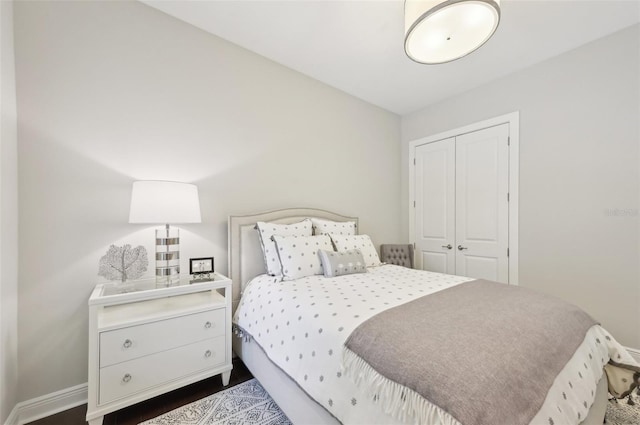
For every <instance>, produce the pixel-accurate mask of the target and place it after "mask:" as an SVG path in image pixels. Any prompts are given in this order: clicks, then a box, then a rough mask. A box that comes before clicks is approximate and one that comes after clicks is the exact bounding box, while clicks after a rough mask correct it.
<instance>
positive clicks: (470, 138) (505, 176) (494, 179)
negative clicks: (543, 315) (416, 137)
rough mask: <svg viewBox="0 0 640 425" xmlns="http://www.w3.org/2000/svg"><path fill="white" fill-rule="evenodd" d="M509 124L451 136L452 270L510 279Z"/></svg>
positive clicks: (496, 278) (483, 277) (464, 274)
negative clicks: (453, 180)
mask: <svg viewBox="0 0 640 425" xmlns="http://www.w3.org/2000/svg"><path fill="white" fill-rule="evenodd" d="M508 138H509V125H508V124H502V125H499V126H496V127H490V128H487V129H484V130H479V131H474V132H473V133H468V134H464V135H461V136H458V137H456V160H455V163H456V188H455V193H456V195H455V198H456V213H455V216H456V231H455V233H456V237H455V253H456V260H455V264H456V272H455V274H457V275H462V276H469V277H474V278H479V279H488V280H494V281H498V282H504V283H508V282H509V258H508V256H507V248H508V246H509V203H508V192H509V145H508Z"/></svg>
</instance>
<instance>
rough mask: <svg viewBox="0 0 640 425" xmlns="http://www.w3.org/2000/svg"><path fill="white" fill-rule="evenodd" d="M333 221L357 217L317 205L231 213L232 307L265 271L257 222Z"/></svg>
mask: <svg viewBox="0 0 640 425" xmlns="http://www.w3.org/2000/svg"><path fill="white" fill-rule="evenodd" d="M312 217H316V218H323V219H325V220H333V221H355V222H356V229H357V228H358V227H357V226H358V218H357V217H348V216H344V215H341V214H336V213H333V212H331V211H325V210H319V209H314V208H290V209H283V210H277V211H269V212H264V213H258V214H250V215H231V216H229V277H230V278H231V280H232V281H233V309H234V311H235V308H236V306H237V305H238V302H239V301H240V293H241V291H242V289H243V288H244V286H245V285H246V284H247V283H248V282H249V281H250V280H251V279H253V278H254V277H256V276H258V275H260V274H263V273H266V270H265V267H264V260H263V257H262V248H261V247H260V240H259V239H258V231H257V230H256V229H255V224H256V222H258V221H267V222H275V223H285V224H286V223H295V222H297V221H301V220H303V219H305V218H312Z"/></svg>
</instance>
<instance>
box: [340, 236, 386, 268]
mask: <svg viewBox="0 0 640 425" xmlns="http://www.w3.org/2000/svg"><path fill="white" fill-rule="evenodd" d="M330 236H331V240H332V241H333V245H334V246H335V247H336V251H338V252H345V251H348V250H350V249H359V250H360V251H362V256H363V257H364V262H365V263H366V265H367V267H372V266H379V265H380V264H382V263H381V262H380V257H378V252H377V251H376V247H375V246H373V242H371V238H370V237H369V235H353V236H340V235H330Z"/></svg>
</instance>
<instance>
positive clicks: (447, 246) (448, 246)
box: [442, 244, 453, 249]
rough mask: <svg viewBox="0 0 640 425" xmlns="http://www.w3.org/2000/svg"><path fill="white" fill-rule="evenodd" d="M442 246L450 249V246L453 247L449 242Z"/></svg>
mask: <svg viewBox="0 0 640 425" xmlns="http://www.w3.org/2000/svg"><path fill="white" fill-rule="evenodd" d="M442 247H443V248H447V249H451V248H453V247H452V246H451V244H449V245H442Z"/></svg>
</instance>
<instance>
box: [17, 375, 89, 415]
mask: <svg viewBox="0 0 640 425" xmlns="http://www.w3.org/2000/svg"><path fill="white" fill-rule="evenodd" d="M86 402H87V384H80V385H76V386H75V387H70V388H65V389H63V390H60V391H56V392H53V393H50V394H45V395H43V396H40V397H36V398H32V399H31V400H26V401H21V402H20V403H18V404H16V406H15V407H14V408H13V410H12V411H11V414H10V415H9V417H8V418H7V421H6V422H5V425H23V424H26V423H29V422H33V421H36V420H38V419H42V418H46V417H47V416H51V415H55V414H56V413H60V412H63V411H65V410H69V409H71V408H73V407H77V406H80V405H82V404H85V403H86Z"/></svg>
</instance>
